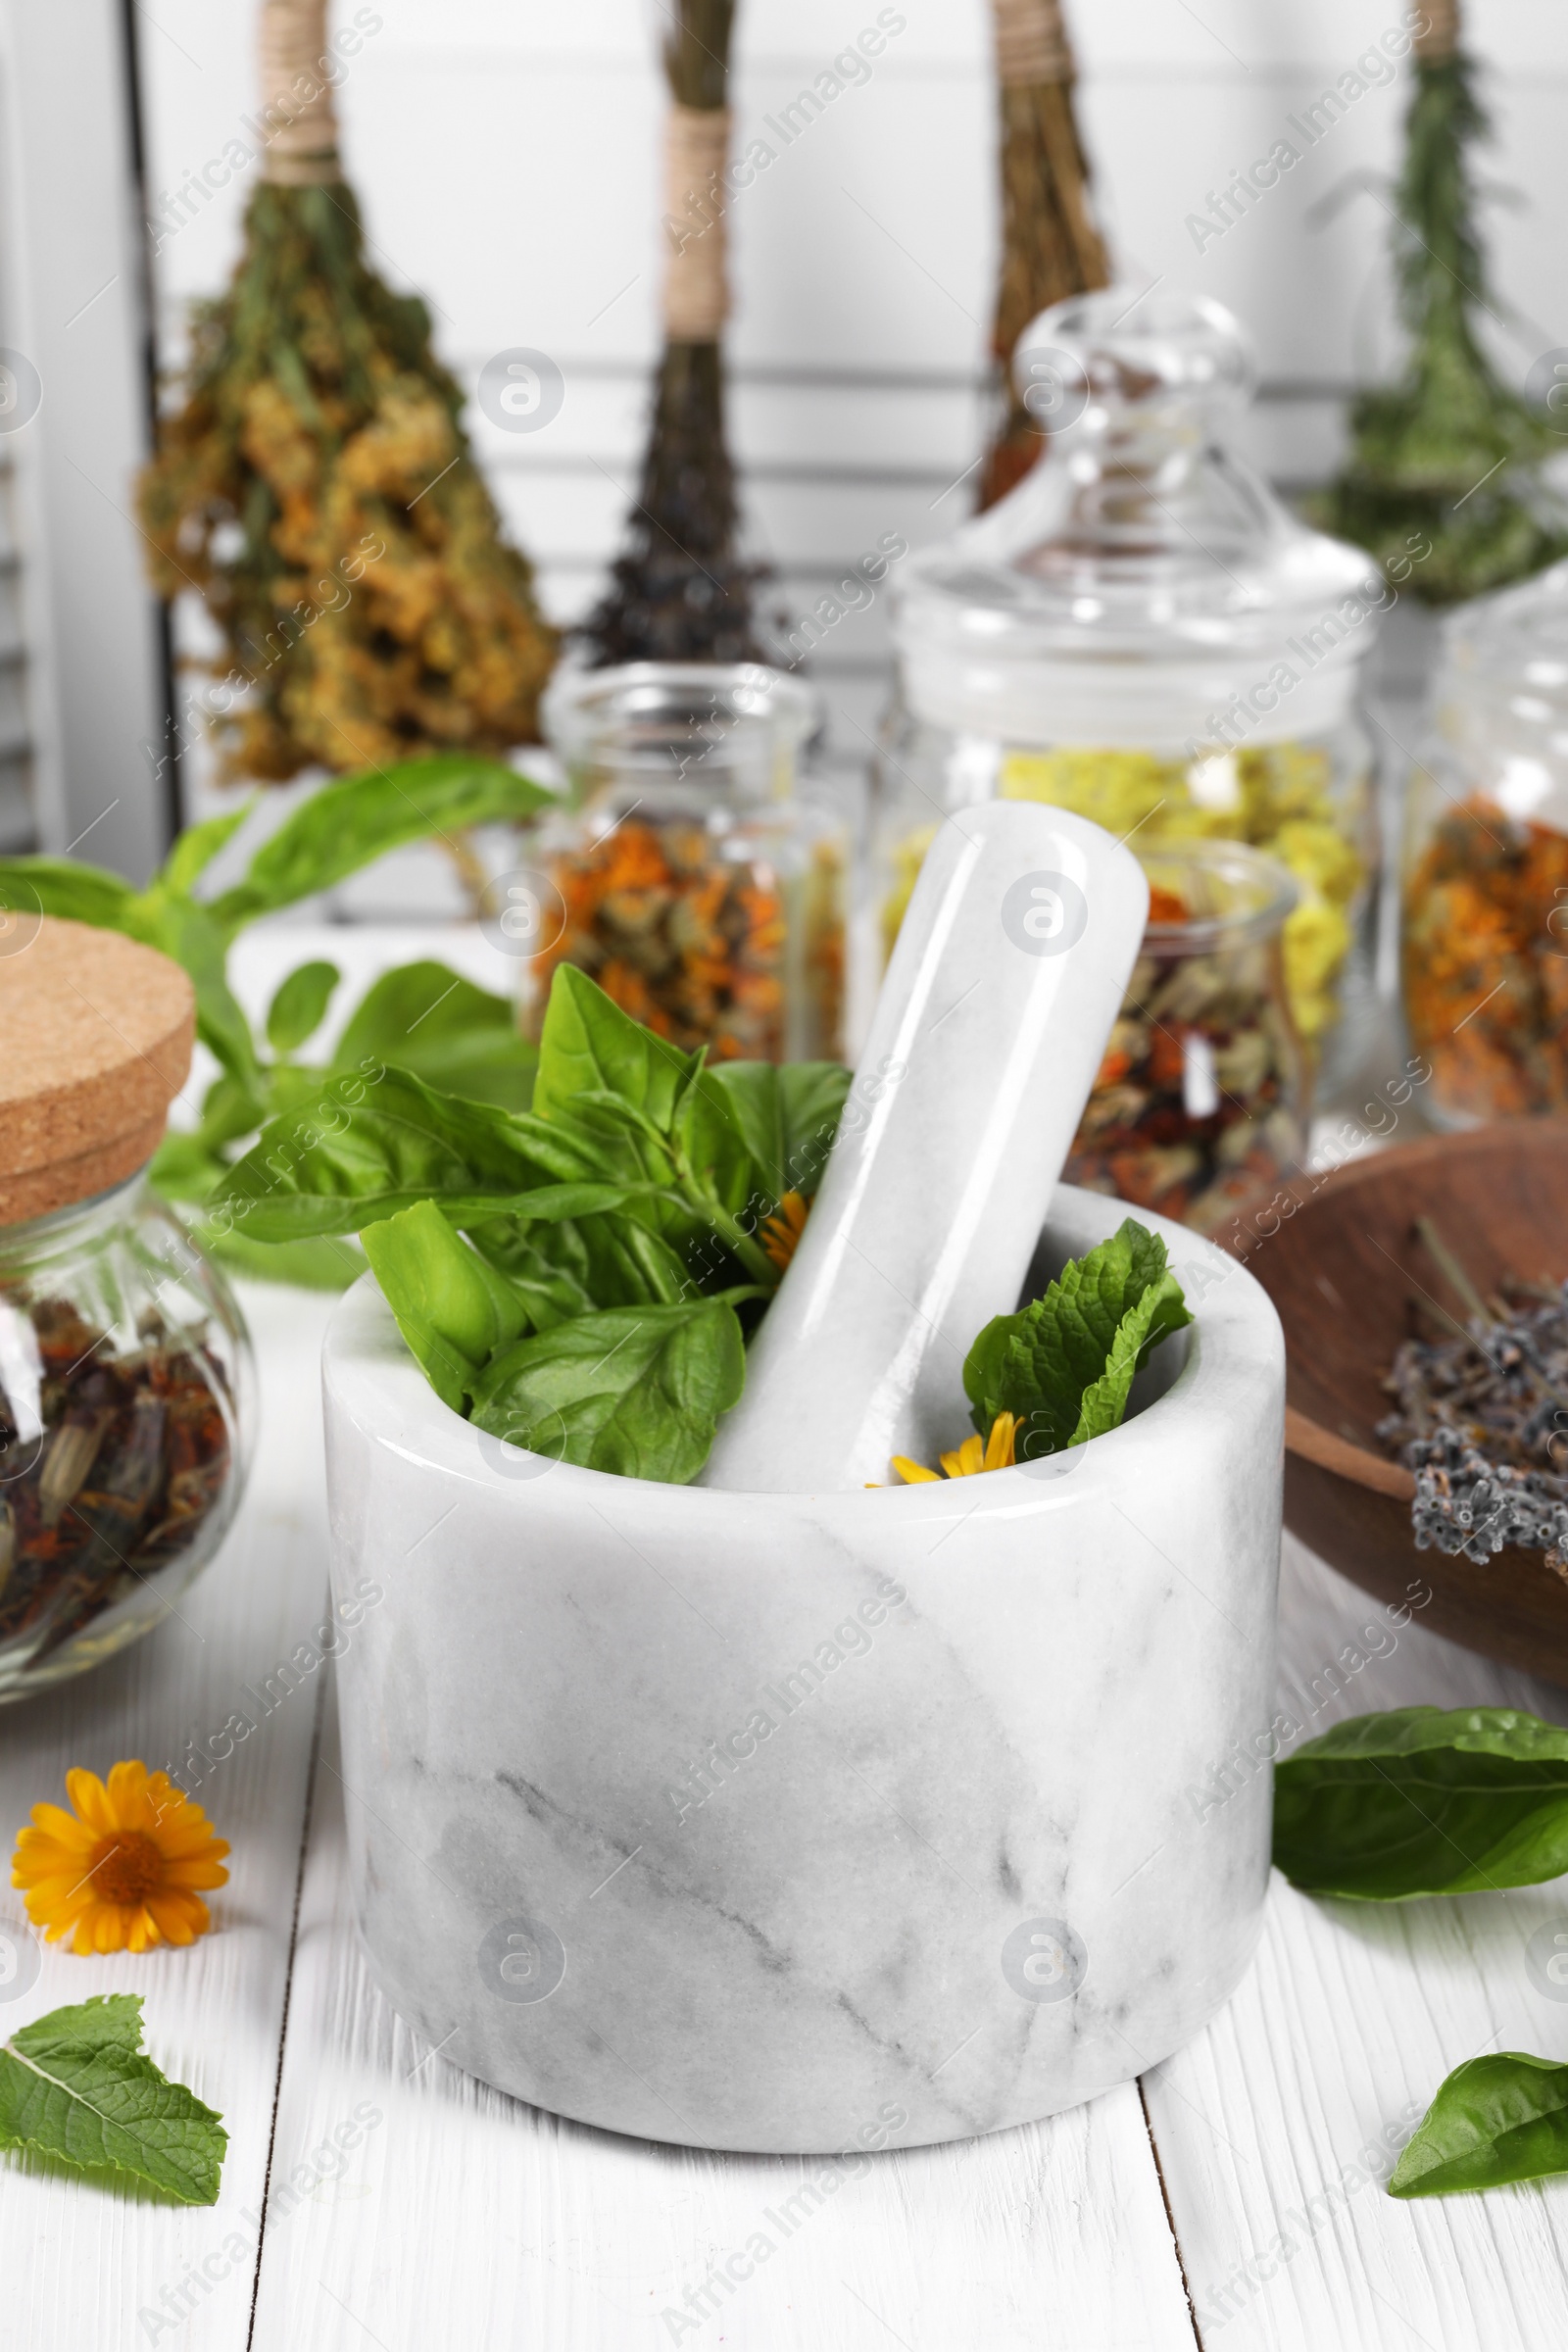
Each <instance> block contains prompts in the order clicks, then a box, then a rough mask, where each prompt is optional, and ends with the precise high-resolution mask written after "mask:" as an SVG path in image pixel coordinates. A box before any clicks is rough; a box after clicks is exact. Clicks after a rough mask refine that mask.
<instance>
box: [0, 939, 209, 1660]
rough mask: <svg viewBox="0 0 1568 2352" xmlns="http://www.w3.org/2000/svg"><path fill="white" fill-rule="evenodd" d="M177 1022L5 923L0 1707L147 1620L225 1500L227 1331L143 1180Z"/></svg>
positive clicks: (88, 955)
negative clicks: (2, 1702) (0, 1703)
mask: <svg viewBox="0 0 1568 2352" xmlns="http://www.w3.org/2000/svg"><path fill="white" fill-rule="evenodd" d="M192 1025H193V1024H192V1000H191V989H190V984H189V982H188V980H187V979H186V978H185V975H184V974H183V972H181V971H180V970H179V969H178V967H177V966H176V965H174V964H172V963H171V962H170V961H169V960H168V958H167V957H165V956H159V955H157V954H155V952H154V951H153V950H152V949H150V948H144V947H142V946H140V945H138V944H137V943H136V942H135V941H132V940H127V939H123V938H120V937H118V936H116V935H115V934H112V933H109V932H102V931H95V930H90V929H88V928H87V927H86V926H85V925H83V924H79V923H71V922H62V921H55V920H52V919H44V918H39V917H36V916H34V917H32V918H31V919H30V920H29V919H28V918H27V916H26V912H25V909H24V910H22V912H21V914H20V915H19V914H18V912H17V911H16V910H12V911H11V913H10V916H9V919H8V920H6V921H0V1034H3V1035H4V1036H5V1039H6V1053H5V1054H4V1056H3V1057H0V1701H4V1700H7V1699H14V1698H22V1697H25V1696H26V1695H28V1694H29V1693H30V1692H32V1691H37V1690H40V1689H43V1688H44V1687H45V1686H47V1685H49V1684H52V1683H57V1682H61V1681H63V1680H64V1679H65V1678H66V1677H67V1676H70V1675H73V1674H76V1673H79V1672H80V1671H81V1670H82V1669H83V1668H84V1667H88V1666H92V1665H96V1664H97V1663H98V1662H99V1661H100V1660H101V1659H104V1658H106V1657H109V1656H110V1655H112V1654H113V1652H114V1651H116V1650H118V1649H121V1648H123V1646H124V1645H125V1643H126V1642H133V1641H135V1640H136V1639H137V1638H138V1636H140V1635H141V1634H144V1633H146V1632H148V1631H150V1630H151V1628H152V1627H154V1626H155V1625H158V1624H160V1623H162V1622H163V1620H164V1619H165V1618H166V1617H168V1616H169V1615H170V1614H171V1612H172V1609H173V1607H174V1604H175V1602H176V1600H177V1598H178V1595H179V1594H180V1593H182V1592H183V1591H184V1589H185V1587H186V1586H187V1585H188V1584H189V1583H190V1582H191V1580H192V1578H193V1577H194V1576H195V1575H196V1574H197V1573H198V1571H199V1570H200V1569H201V1568H202V1567H204V1566H205V1565H206V1563H207V1562H208V1561H209V1560H210V1559H211V1558H212V1556H213V1554H214V1552H215V1551H216V1550H217V1548H218V1545H219V1544H220V1543H221V1540H222V1537H223V1535H224V1534H225V1533H226V1531H227V1529H228V1526H229V1524H230V1522H231V1520H232V1518H233V1515H234V1510H235V1507H236V1504H237V1502H238V1499H239V1494H240V1487H241V1483H242V1478H243V1472H244V1466H245V1460H246V1454H247V1444H248V1436H249V1428H250V1422H251V1419H252V1401H251V1397H252V1380H251V1367H250V1356H249V1348H248V1343H247V1340H246V1336H245V1330H244V1325H243V1322H242V1321H241V1318H240V1314H239V1310H238V1308H237V1307H236V1305H235V1304H234V1301H233V1299H232V1298H231V1297H230V1295H229V1293H228V1290H227V1288H226V1286H225V1285H224V1283H223V1281H222V1279H221V1276H220V1275H219V1274H217V1273H216V1272H215V1271H214V1269H213V1268H212V1267H211V1266H210V1265H209V1264H208V1263H207V1261H206V1259H205V1258H204V1257H203V1255H202V1253H201V1251H200V1250H198V1249H197V1248H196V1247H195V1245H194V1244H193V1243H192V1242H191V1240H190V1238H189V1236H188V1235H187V1234H186V1232H185V1230H184V1228H183V1227H182V1226H181V1225H180V1224H179V1223H178V1222H177V1221H176V1219H175V1218H174V1217H173V1215H172V1212H171V1211H170V1210H168V1209H167V1208H166V1207H165V1206H164V1205H163V1204H162V1202H160V1201H157V1200H156V1199H155V1198H154V1197H153V1195H152V1194H151V1193H150V1192H149V1191H148V1189H147V1186H146V1183H145V1181H144V1176H143V1172H142V1171H143V1169H144V1167H145V1163H146V1161H147V1160H148V1159H149V1158H150V1157H151V1154H152V1152H153V1150H154V1148H155V1146H156V1144H157V1142H158V1140H159V1137H160V1135H161V1134H162V1131H163V1127H164V1121H165V1115H166V1113H167V1109H168V1104H169V1102H170V1100H171V1098H172V1095H173V1093H174V1091H175V1089H176V1088H177V1087H178V1086H179V1085H180V1084H181V1083H182V1082H183V1079H184V1075H185V1072H186V1070H187V1069H188V1066H189V1061H190V1051H191V1037H192Z"/></svg>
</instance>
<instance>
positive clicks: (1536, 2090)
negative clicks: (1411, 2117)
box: [1389, 2050, 1568, 2197]
mask: <svg viewBox="0 0 1568 2352" xmlns="http://www.w3.org/2000/svg"><path fill="white" fill-rule="evenodd" d="M1553 2173H1568V2066H1564V2065H1562V2064H1560V2063H1559V2062H1558V2061H1557V2060H1555V2059H1551V2058H1532V2057H1530V2056H1528V2055H1527V2054H1526V2052H1524V2051H1523V2050H1497V2051H1495V2052H1493V2053H1492V2054H1490V2055H1489V2056H1487V2057H1485V2058H1471V2059H1470V2060H1468V2061H1467V2063H1466V2064H1465V2065H1463V2066H1456V2067H1455V2068H1454V2070H1453V2073H1452V2074H1451V2075H1449V2076H1448V2077H1447V2079H1446V2082H1443V2083H1442V2084H1440V2086H1439V2088H1438V2092H1437V2095H1436V2097H1435V2098H1434V2099H1433V2101H1432V2104H1431V2106H1430V2107H1429V2108H1428V2109H1427V2111H1426V2114H1425V2115H1424V2116H1423V2117H1422V2118H1421V2121H1420V2123H1419V2124H1418V2125H1417V2126H1416V2128H1415V2131H1414V2133H1413V2134H1412V2136H1411V2138H1410V2139H1409V2140H1408V2141H1407V2142H1406V2143H1405V2146H1404V2147H1403V2148H1402V2149H1401V2150H1400V2154H1399V2161H1398V2163H1397V2165H1396V2166H1395V2168H1394V2172H1393V2175H1392V2177H1391V2178H1390V2180H1389V2194H1390V2196H1391V2197H1447V2196H1452V2195H1453V2194H1454V2192H1455V2191H1456V2190H1459V2189H1467V2188H1498V2187H1500V2186H1502V2185H1503V2183H1504V2182H1506V2181H1510V2180H1544V2179H1546V2178H1548V2177H1549V2176H1550V2175H1551V2174H1553Z"/></svg>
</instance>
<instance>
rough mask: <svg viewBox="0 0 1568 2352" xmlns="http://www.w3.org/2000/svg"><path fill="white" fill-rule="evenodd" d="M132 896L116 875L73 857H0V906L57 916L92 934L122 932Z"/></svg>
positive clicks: (125, 926) (128, 886) (131, 903)
mask: <svg viewBox="0 0 1568 2352" xmlns="http://www.w3.org/2000/svg"><path fill="white" fill-rule="evenodd" d="M135 903H136V893H135V892H134V891H133V890H132V889H131V887H130V884H129V883H128V882H126V881H125V880H124V879H123V877H122V876H121V875H119V874H111V873H109V872H108V871H106V869H105V868H104V867H103V866H101V865H79V864H78V863H77V862H76V860H75V858H0V907H10V908H11V909H12V910H13V912H15V913H18V914H27V913H29V912H31V913H39V914H55V915H60V916H62V917H63V918H64V919H65V920H66V921H67V922H71V923H90V924H91V925H92V926H93V928H94V930H97V931H124V930H126V929H128V927H129V924H128V917H129V914H130V910H131V908H132V907H134V905H135Z"/></svg>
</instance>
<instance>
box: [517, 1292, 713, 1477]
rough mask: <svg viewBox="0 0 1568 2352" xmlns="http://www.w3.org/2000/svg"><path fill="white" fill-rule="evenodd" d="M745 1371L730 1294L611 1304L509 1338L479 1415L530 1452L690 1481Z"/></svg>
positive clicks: (584, 1465)
mask: <svg viewBox="0 0 1568 2352" xmlns="http://www.w3.org/2000/svg"><path fill="white" fill-rule="evenodd" d="M745 1379H746V1348H745V1343H744V1342H743V1340H742V1338H741V1327H740V1323H739V1321H738V1320H737V1318H736V1314H735V1310H734V1308H733V1307H732V1306H730V1305H729V1304H728V1303H727V1302H726V1301H725V1300H723V1299H699V1300H697V1301H695V1302H694V1303H691V1304H686V1305H680V1306H640V1307H614V1308H612V1309H610V1310H609V1311H608V1312H605V1313H602V1314H592V1315H579V1316H578V1317H577V1318H576V1319H575V1320H574V1321H572V1322H569V1323H561V1324H558V1325H557V1326H556V1328H555V1329H554V1330H553V1331H547V1332H541V1333H539V1334H537V1335H536V1336H535V1337H534V1338H532V1339H527V1340H517V1341H515V1342H514V1343H513V1345H512V1346H511V1347H510V1348H502V1349H501V1350H500V1352H499V1353H498V1354H497V1355H495V1356H493V1357H492V1358H491V1361H490V1364H489V1366H488V1367H487V1369H486V1372H485V1375H484V1378H483V1380H482V1382H481V1384H480V1389H479V1394H478V1396H477V1397H475V1400H474V1407H473V1416H472V1417H473V1420H474V1422H475V1424H476V1426H477V1427H478V1428H480V1429H483V1430H488V1431H489V1432H490V1433H491V1435H492V1436H494V1437H498V1438H504V1439H506V1440H507V1441H508V1442H509V1443H510V1444H512V1445H514V1446H522V1447H523V1448H524V1449H525V1450H526V1451H527V1452H530V1453H544V1454H548V1455H550V1456H551V1457H552V1458H553V1459H555V1460H557V1461H565V1462H575V1463H576V1464H577V1465H578V1466H579V1468H581V1469H585V1470H606V1471H609V1472H611V1473H612V1474H613V1475H614V1476H616V1477H619V1478H652V1479H662V1480H663V1481H665V1482H666V1483H667V1484H669V1485H671V1486H686V1485H689V1483H690V1482H691V1480H692V1479H694V1478H695V1477H696V1476H697V1473H698V1471H699V1470H701V1468H702V1467H703V1464H704V1463H705V1462H706V1461H707V1459H708V1455H709V1450H710V1448H711V1446H712V1443H713V1434H714V1431H715V1430H716V1428H717V1426H718V1416H719V1414H720V1413H722V1412H726V1411H728V1409H729V1407H730V1406H731V1405H732V1404H733V1403H734V1402H735V1401H736V1399H737V1398H738V1397H739V1396H740V1393H741V1389H742V1387H743V1385H744V1383H745Z"/></svg>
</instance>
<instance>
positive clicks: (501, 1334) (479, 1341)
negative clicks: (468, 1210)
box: [364, 1201, 527, 1413]
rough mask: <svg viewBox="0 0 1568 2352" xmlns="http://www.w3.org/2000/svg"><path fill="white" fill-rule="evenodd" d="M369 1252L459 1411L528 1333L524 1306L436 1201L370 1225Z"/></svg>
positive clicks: (436, 1383)
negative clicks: (496, 1361) (499, 1357)
mask: <svg viewBox="0 0 1568 2352" xmlns="http://www.w3.org/2000/svg"><path fill="white" fill-rule="evenodd" d="M364 1250H365V1254H366V1256H367V1257H368V1259H369V1261H370V1270H371V1272H372V1273H373V1274H374V1276H375V1279H376V1281H377V1282H378V1283H379V1284H380V1286H381V1291H382V1295H383V1297H384V1298H385V1299H386V1302H387V1304H388V1306H390V1308H391V1309H392V1312H393V1314H394V1315H395V1316H396V1318H397V1326H398V1329H399V1331H401V1332H402V1334H403V1337H404V1338H405V1339H406V1340H407V1341H408V1344H409V1346H410V1348H412V1349H413V1350H414V1353H415V1355H416V1357H417V1360H418V1362H419V1364H420V1366H421V1368H422V1369H423V1372H424V1375H425V1377H426V1379H427V1380H428V1381H429V1383H430V1386H431V1388H432V1389H434V1391H435V1393H436V1395H437V1396H438V1397H440V1398H441V1400H442V1402H443V1404H449V1405H451V1407H452V1409H453V1411H454V1412H455V1413H461V1412H462V1411H464V1409H465V1408H466V1404H467V1401H468V1398H469V1397H471V1396H472V1394H473V1392H474V1388H475V1386H476V1384H477V1382H478V1378H479V1374H480V1372H481V1371H482V1369H483V1367H484V1365H485V1364H486V1363H487V1362H488V1361H489V1359H490V1357H491V1356H492V1355H493V1354H494V1353H495V1351H496V1349H497V1348H503V1347H505V1345H506V1343H507V1342H508V1341H509V1340H515V1339H516V1338H517V1337H518V1336H519V1334H520V1333H521V1332H522V1331H524V1330H525V1329H526V1327H527V1315H526V1313H525V1311H524V1309H523V1305H522V1301H521V1300H520V1299H519V1298H518V1297H517V1294H516V1292H515V1290H514V1289H513V1287H512V1285H511V1284H510V1283H509V1282H508V1281H507V1279H506V1277H505V1276H504V1275H502V1274H500V1273H498V1272H497V1271H496V1269H495V1267H494V1266H492V1265H491V1264H490V1263H489V1261H488V1260H487V1259H485V1258H483V1257H481V1256H480V1255H479V1254H478V1252H477V1250H470V1249H469V1247H468V1245H467V1243H466V1241H464V1239H463V1238H462V1236H461V1235H460V1234H457V1233H454V1231H453V1229H452V1227H451V1226H450V1225H449V1224H448V1223H447V1220H446V1218H445V1217H444V1216H443V1215H442V1214H441V1211H440V1210H439V1209H438V1208H437V1207H436V1205H435V1203H434V1202H433V1201H418V1202H417V1204H416V1205H415V1206H414V1207H413V1208H405V1209H400V1210H399V1212H398V1213H397V1215H396V1216H393V1217H387V1218H385V1219H383V1220H382V1221H381V1222H380V1223H378V1224H375V1225H370V1226H368V1227H367V1229H366V1234H365V1241H364Z"/></svg>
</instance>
